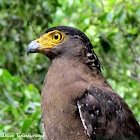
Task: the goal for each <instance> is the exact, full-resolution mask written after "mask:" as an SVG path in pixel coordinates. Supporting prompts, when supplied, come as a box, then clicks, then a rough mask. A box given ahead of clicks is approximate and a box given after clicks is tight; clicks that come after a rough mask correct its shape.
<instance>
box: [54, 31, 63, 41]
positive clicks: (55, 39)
mask: <svg viewBox="0 0 140 140" xmlns="http://www.w3.org/2000/svg"><path fill="white" fill-rule="evenodd" d="M62 39H63V35H62V34H61V33H54V34H53V35H52V40H53V41H54V42H56V43H57V42H60V41H61V40H62Z"/></svg>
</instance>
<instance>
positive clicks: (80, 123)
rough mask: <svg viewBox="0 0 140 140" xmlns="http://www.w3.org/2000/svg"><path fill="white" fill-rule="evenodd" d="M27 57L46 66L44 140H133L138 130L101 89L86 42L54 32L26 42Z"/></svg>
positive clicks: (79, 35)
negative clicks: (35, 56)
mask: <svg viewBox="0 0 140 140" xmlns="http://www.w3.org/2000/svg"><path fill="white" fill-rule="evenodd" d="M27 53H41V54H44V55H45V56H47V57H48V58H49V59H50V60H51V66H50V68H49V71H48V73H47V75H46V77H45V80H44V86H43V88H42V93H41V108H42V118H43V123H44V131H45V135H46V140H96V139H97V140H99V139H100V140H113V139H114V140H130V139H131V140H132V139H133V140H139V139H140V126H139V124H138V122H137V120H136V118H135V116H134V114H133V113H132V111H131V110H130V108H129V106H128V105H127V103H126V102H125V101H124V100H123V99H122V98H121V97H120V96H119V94H117V93H116V92H115V91H114V90H113V89H112V88H111V86H110V85H109V84H108V83H107V81H106V80H105V78H104V77H103V75H102V73H101V63H100V61H99V59H98V57H97V55H96V54H95V52H94V50H93V45H92V44H91V42H90V40H89V38H88V37H87V36H86V35H85V34H84V33H83V32H82V31H80V30H78V29H76V28H73V27H68V26H57V27H53V28H49V29H47V30H46V31H45V32H44V33H43V34H42V35H41V36H40V38H38V39H36V40H34V41H32V42H31V43H30V44H29V45H28V47H27Z"/></svg>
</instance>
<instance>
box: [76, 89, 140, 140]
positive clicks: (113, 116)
mask: <svg viewBox="0 0 140 140" xmlns="http://www.w3.org/2000/svg"><path fill="white" fill-rule="evenodd" d="M119 98H120V99H121V97H120V96H118V97H117V96H115V94H112V93H110V94H108V93H106V92H104V91H103V90H101V89H99V88H96V87H94V86H91V87H90V88H89V89H88V90H85V93H84V95H83V97H81V98H80V99H78V100H77V106H78V110H79V115H80V118H81V121H82V124H83V126H84V129H85V130H86V133H87V135H88V136H89V137H90V139H91V140H95V139H116V138H118V139H130V138H131V139H137V140H138V137H139V136H140V134H139V132H140V130H139V125H138V123H137V121H136V119H135V117H134V115H133V113H132V112H131V110H130V109H129V107H128V106H127V104H126V103H125V105H126V108H127V109H128V110H126V109H124V108H123V106H124V104H123V105H121V101H120V99H119ZM128 113H129V115H130V116H127V114H128ZM130 120H131V121H130ZM135 127H137V128H138V129H137V130H136V129H134V128H135Z"/></svg>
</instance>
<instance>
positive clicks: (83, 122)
mask: <svg viewBox="0 0 140 140" xmlns="http://www.w3.org/2000/svg"><path fill="white" fill-rule="evenodd" d="M77 106H78V110H79V114H80V118H81V121H82V124H83V126H84V129H85V130H86V131H84V132H85V133H86V134H87V135H88V136H89V137H90V134H89V133H88V128H87V125H86V122H85V119H84V118H83V115H82V111H81V105H80V103H79V102H77Z"/></svg>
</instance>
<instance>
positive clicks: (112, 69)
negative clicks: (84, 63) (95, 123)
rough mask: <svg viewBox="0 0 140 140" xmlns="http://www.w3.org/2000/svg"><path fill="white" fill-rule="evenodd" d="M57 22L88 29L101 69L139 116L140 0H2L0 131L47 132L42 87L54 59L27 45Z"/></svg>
mask: <svg viewBox="0 0 140 140" xmlns="http://www.w3.org/2000/svg"><path fill="white" fill-rule="evenodd" d="M30 24H31V25H32V26H33V28H34V29H35V32H36V33H37V35H36V34H35V32H34V30H33V28H32V27H31V25H30ZM58 25H66V26H73V27H76V28H78V29H80V30H82V31H83V32H85V34H86V35H87V36H88V37H89V38H90V40H91V42H92V44H93V45H94V50H95V52H96V54H97V55H98V58H99V60H100V61H101V63H102V67H103V70H102V73H103V74H104V76H105V77H106V79H107V81H108V82H109V83H110V85H111V86H112V87H113V89H114V90H115V91H116V92H117V93H119V94H120V95H121V96H122V97H123V98H124V99H125V101H126V102H127V103H128V104H129V106H130V108H131V109H132V110H133V112H134V114H135V116H136V118H137V120H138V121H140V1H139V0H116V1H114V0H76V1H74V0H36V1H34V0H22V1H20V0H0V136H1V135H2V133H4V132H6V133H7V134H8V133H10V134H16V133H24V134H29V133H31V134H40V135H41V134H42V130H41V107H40V93H41V89H42V85H43V80H44V77H45V75H46V72H47V70H48V68H49V66H50V61H49V60H48V58H46V57H45V56H43V55H40V54H30V56H29V57H28V56H27V55H26V48H27V45H28V43H29V42H30V41H32V40H34V39H36V38H37V36H39V35H41V34H42V33H43V32H44V31H45V30H46V29H47V28H49V27H53V26H58ZM2 139H4V138H2ZM5 139H7V138H5ZM11 139H13V140H14V139H21V140H22V139H25V140H26V139H27V140H28V139H38V138H11Z"/></svg>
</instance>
